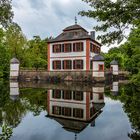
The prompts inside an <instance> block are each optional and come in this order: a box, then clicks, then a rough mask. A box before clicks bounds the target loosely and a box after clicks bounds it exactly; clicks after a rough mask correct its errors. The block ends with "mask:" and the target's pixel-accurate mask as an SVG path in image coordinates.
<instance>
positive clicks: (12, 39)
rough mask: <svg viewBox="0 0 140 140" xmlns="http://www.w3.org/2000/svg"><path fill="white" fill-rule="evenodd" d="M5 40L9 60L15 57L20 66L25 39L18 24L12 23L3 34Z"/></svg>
mask: <svg viewBox="0 0 140 140" xmlns="http://www.w3.org/2000/svg"><path fill="white" fill-rule="evenodd" d="M5 38H6V39H5V40H6V44H7V47H8V49H9V53H10V58H12V57H16V58H18V59H19V61H20V63H21V64H22V60H23V56H24V49H25V48H26V42H27V40H26V38H25V36H24V35H23V33H22V30H21V28H20V27H19V25H18V24H16V23H12V24H10V26H9V27H8V28H7V30H6V32H5Z"/></svg>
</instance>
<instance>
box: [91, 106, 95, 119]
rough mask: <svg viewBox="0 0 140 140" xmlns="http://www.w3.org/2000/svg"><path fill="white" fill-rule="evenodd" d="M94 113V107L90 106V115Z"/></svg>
mask: <svg viewBox="0 0 140 140" xmlns="http://www.w3.org/2000/svg"><path fill="white" fill-rule="evenodd" d="M94 113H95V108H94V107H91V108H90V117H92V116H93V115H94Z"/></svg>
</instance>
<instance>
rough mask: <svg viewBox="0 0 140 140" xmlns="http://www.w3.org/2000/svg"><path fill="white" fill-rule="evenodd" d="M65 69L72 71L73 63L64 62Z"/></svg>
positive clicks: (69, 61)
mask: <svg viewBox="0 0 140 140" xmlns="http://www.w3.org/2000/svg"><path fill="white" fill-rule="evenodd" d="M63 69H72V61H71V60H64V61H63Z"/></svg>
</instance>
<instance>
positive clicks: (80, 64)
mask: <svg viewBox="0 0 140 140" xmlns="http://www.w3.org/2000/svg"><path fill="white" fill-rule="evenodd" d="M73 68H74V69H83V60H74V61H73Z"/></svg>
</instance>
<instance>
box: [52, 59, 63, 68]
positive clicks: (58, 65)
mask: <svg viewBox="0 0 140 140" xmlns="http://www.w3.org/2000/svg"><path fill="white" fill-rule="evenodd" d="M53 69H61V61H59V60H56V61H53Z"/></svg>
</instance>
